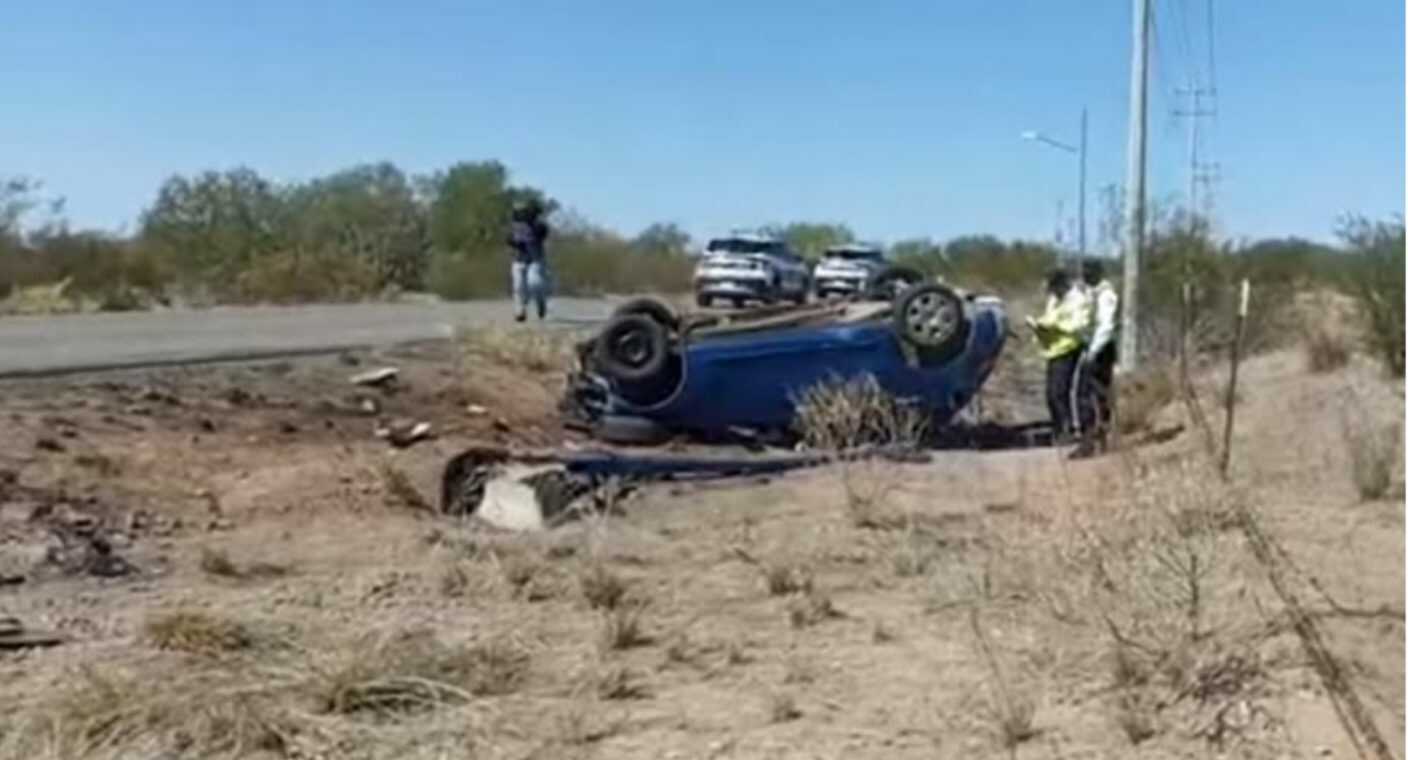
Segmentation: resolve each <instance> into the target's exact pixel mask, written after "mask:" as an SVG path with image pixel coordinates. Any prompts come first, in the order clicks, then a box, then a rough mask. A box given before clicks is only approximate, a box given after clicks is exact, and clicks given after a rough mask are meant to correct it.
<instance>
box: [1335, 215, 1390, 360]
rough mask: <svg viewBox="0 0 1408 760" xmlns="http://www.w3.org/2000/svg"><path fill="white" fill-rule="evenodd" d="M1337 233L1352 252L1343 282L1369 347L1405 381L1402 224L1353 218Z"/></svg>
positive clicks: (1345, 266)
mask: <svg viewBox="0 0 1408 760" xmlns="http://www.w3.org/2000/svg"><path fill="white" fill-rule="evenodd" d="M1339 232H1340V237H1341V239H1342V240H1344V241H1345V243H1346V244H1347V247H1348V248H1349V259H1348V261H1347V262H1346V263H1345V265H1344V267H1343V269H1344V270H1345V275H1344V277H1343V282H1344V285H1345V289H1346V290H1347V291H1348V293H1349V294H1350V295H1351V296H1353V297H1354V299H1355V301H1356V302H1357V303H1358V306H1359V310H1360V312H1361V313H1362V315H1363V317H1364V322H1365V327H1366V330H1367V335H1366V343H1367V344H1368V345H1367V348H1368V350H1369V351H1371V352H1372V353H1374V354H1376V355H1377V356H1378V357H1379V358H1380V359H1381V360H1382V361H1383V362H1384V366H1385V367H1387V369H1388V370H1389V371H1390V372H1391V373H1393V374H1394V375H1395V376H1396V377H1402V376H1403V340H1404V333H1403V327H1404V321H1403V320H1404V313H1403V298H1404V291H1403V278H1404V233H1403V220H1402V219H1401V218H1399V219H1397V220H1395V221H1393V222H1377V223H1371V222H1369V221H1367V220H1365V219H1362V218H1359V217H1351V218H1349V219H1346V220H1345V221H1344V222H1343V223H1342V224H1341V226H1340V231H1339Z"/></svg>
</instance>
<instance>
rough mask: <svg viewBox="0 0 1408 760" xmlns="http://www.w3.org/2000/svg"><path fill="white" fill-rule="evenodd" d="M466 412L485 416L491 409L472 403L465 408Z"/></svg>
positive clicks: (476, 415)
mask: <svg viewBox="0 0 1408 760" xmlns="http://www.w3.org/2000/svg"><path fill="white" fill-rule="evenodd" d="M464 412H465V414H468V415H469V416H471V417H483V416H484V415H486V414H488V413H489V410H488V409H485V408H484V407H482V406H480V405H478V404H470V405H469V406H466V407H465V408H464Z"/></svg>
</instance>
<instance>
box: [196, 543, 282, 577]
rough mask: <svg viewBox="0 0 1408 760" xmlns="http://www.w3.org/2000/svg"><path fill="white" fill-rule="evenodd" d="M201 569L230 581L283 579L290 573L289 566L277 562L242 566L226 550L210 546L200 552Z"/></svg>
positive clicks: (252, 563)
mask: <svg viewBox="0 0 1408 760" xmlns="http://www.w3.org/2000/svg"><path fill="white" fill-rule="evenodd" d="M200 569H201V572H203V573H205V574H206V575H211V576H214V577H217V578H225V579H228V580H260V579H267V578H282V577H284V576H286V575H288V574H289V572H290V568H289V566H288V565H286V564H282V563H277V562H250V563H248V564H245V565H241V564H239V563H237V562H235V561H234V560H233V559H230V555H229V553H227V552H226V551H225V550H224V549H213V548H211V547H208V546H207V547H202V548H201V550H200Z"/></svg>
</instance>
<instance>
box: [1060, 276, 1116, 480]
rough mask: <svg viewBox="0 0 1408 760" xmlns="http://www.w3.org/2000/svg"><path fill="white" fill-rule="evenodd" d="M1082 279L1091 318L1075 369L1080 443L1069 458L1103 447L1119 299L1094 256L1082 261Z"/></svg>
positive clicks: (1110, 406) (1108, 419)
mask: <svg viewBox="0 0 1408 760" xmlns="http://www.w3.org/2000/svg"><path fill="white" fill-rule="evenodd" d="M1081 279H1082V280H1084V281H1085V285H1086V287H1087V288H1088V289H1089V291H1088V292H1089V308H1090V319H1089V321H1088V328H1087V331H1088V332H1087V335H1086V338H1085V346H1084V348H1083V350H1082V351H1081V357H1080V362H1079V364H1078V365H1077V370H1076V399H1077V401H1076V407H1077V414H1079V419H1080V430H1081V442H1080V445H1079V446H1077V447H1076V449H1075V451H1073V452H1071V457H1072V458H1074V459H1081V458H1085V457H1089V456H1093V455H1094V454H1095V453H1096V451H1097V450H1103V449H1104V448H1105V444H1106V437H1107V435H1108V434H1109V429H1110V424H1111V421H1112V419H1113V416H1114V415H1113V411H1114V401H1115V399H1114V396H1113V394H1112V393H1111V388H1112V381H1113V379H1114V372H1115V343H1116V341H1115V330H1116V314H1117V313H1118V312H1119V306H1120V298H1119V295H1118V294H1116V293H1115V288H1114V286H1113V285H1111V284H1110V281H1109V280H1107V279H1105V268H1104V266H1102V265H1101V263H1100V261H1099V260H1097V259H1086V260H1085V261H1084V262H1082V263H1081Z"/></svg>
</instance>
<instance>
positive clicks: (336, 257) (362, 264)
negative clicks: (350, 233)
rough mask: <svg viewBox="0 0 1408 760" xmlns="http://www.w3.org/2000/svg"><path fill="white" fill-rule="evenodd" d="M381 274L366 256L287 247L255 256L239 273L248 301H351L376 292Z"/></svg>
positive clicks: (239, 296)
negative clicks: (363, 257)
mask: <svg viewBox="0 0 1408 760" xmlns="http://www.w3.org/2000/svg"><path fill="white" fill-rule="evenodd" d="M380 286H381V283H380V278H379V277H378V275H377V272H376V271H375V269H374V268H373V267H372V266H371V264H370V263H369V262H368V261H366V260H365V259H362V258H359V257H356V256H351V255H344V254H342V253H340V252H338V251H300V250H296V249H294V250H286V251H280V252H278V253H271V254H267V255H263V256H258V257H256V258H254V259H253V260H252V261H251V262H250V263H249V266H248V267H247V268H246V269H244V270H243V271H241V272H239V274H237V275H236V276H235V280H234V287H233V293H232V298H233V300H235V301H239V302H244V303H277V304H285V303H304V302H310V301H350V300H357V299H361V298H365V297H367V296H370V295H374V294H375V293H377V292H378V290H379V289H380Z"/></svg>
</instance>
